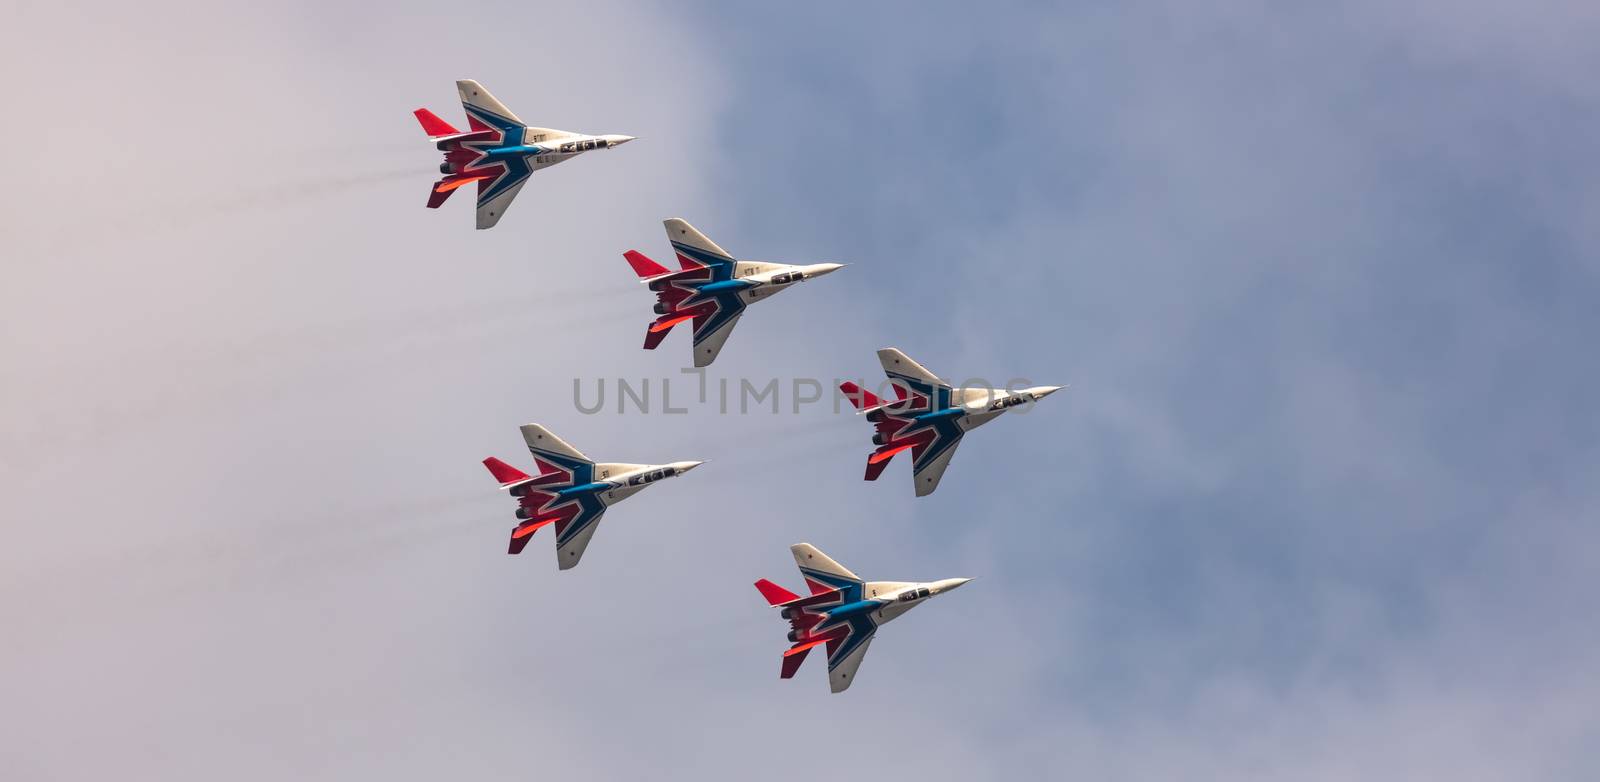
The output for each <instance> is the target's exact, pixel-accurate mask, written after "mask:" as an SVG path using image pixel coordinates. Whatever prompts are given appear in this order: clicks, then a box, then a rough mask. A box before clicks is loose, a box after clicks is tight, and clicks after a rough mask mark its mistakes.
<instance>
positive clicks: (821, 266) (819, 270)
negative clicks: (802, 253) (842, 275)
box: [810, 263, 844, 277]
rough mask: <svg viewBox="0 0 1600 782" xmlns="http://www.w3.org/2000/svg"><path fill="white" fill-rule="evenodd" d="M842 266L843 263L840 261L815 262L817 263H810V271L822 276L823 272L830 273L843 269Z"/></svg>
mask: <svg viewBox="0 0 1600 782" xmlns="http://www.w3.org/2000/svg"><path fill="white" fill-rule="evenodd" d="M843 268H844V264H842V263H817V264H812V266H811V269H810V272H811V273H812V274H814V275H816V276H818V277H820V276H822V275H824V274H832V273H834V272H836V271H839V270H840V269H843Z"/></svg>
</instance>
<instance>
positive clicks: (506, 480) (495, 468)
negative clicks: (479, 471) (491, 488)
mask: <svg viewBox="0 0 1600 782" xmlns="http://www.w3.org/2000/svg"><path fill="white" fill-rule="evenodd" d="M483 466H485V467H488V468H489V472H490V473H491V474H492V475H494V479H495V480H497V481H499V482H500V485H501V486H510V485H511V484H513V483H521V482H522V481H526V480H529V479H531V478H532V477H533V476H531V475H529V474H527V473H525V472H523V471H521V470H519V469H517V468H515V467H512V466H511V465H509V464H506V463H505V462H502V461H500V460H499V459H496V458H494V457H493V456H491V457H489V458H487V459H484V460H483Z"/></svg>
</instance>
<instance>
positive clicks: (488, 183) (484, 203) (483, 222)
mask: <svg viewBox="0 0 1600 782" xmlns="http://www.w3.org/2000/svg"><path fill="white" fill-rule="evenodd" d="M531 171H532V169H530V168H529V167H527V166H524V167H523V170H522V172H521V174H520V176H519V175H517V174H513V173H512V172H510V171H508V172H506V173H505V174H503V175H502V176H501V177H498V178H491V179H480V180H478V229H479V230H483V229H485V228H493V227H494V225H495V223H498V222H500V218H502V217H505V214H506V209H508V208H510V206H511V201H512V200H513V199H515V198H516V197H517V193H520V192H522V186H523V185H525V184H527V183H528V174H529V173H531ZM513 176H515V177H516V179H515V181H513V182H511V183H510V184H502V180H503V179H504V178H505V177H513Z"/></svg>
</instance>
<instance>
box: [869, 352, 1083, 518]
mask: <svg viewBox="0 0 1600 782" xmlns="http://www.w3.org/2000/svg"><path fill="white" fill-rule="evenodd" d="M878 361H879V362H880V363H882V364H883V371H884V374H886V375H888V376H889V382H890V384H891V386H892V387H893V388H894V390H895V395H896V397H898V398H897V399H896V400H895V401H893V402H885V401H883V400H882V399H879V398H878V397H877V396H875V395H873V393H872V392H871V391H868V390H866V389H864V388H861V387H860V386H858V385H856V384H855V383H851V382H844V383H840V384H839V390H841V391H843V392H844V395H845V397H847V398H848V399H849V400H850V401H851V403H852V404H854V405H855V406H856V408H857V410H859V411H860V412H861V413H862V414H864V415H866V417H867V420H868V421H870V422H872V424H873V425H875V426H876V427H877V430H878V431H877V433H876V434H874V435H872V444H873V445H876V446H878V449H877V450H876V451H873V452H872V454H871V455H870V456H868V457H867V474H866V479H867V480H869V481H875V480H877V479H878V476H879V475H881V474H882V473H883V470H884V468H886V467H888V466H889V460H890V459H893V458H894V455H895V454H897V453H900V452H901V451H904V450H906V449H907V448H910V449H911V477H912V481H913V482H915V484H916V488H917V496H918V497H926V496H928V495H929V494H932V493H933V490H934V489H937V488H939V479H940V478H942V477H944V468H945V467H948V466H949V465H950V457H952V456H954V455H955V452H956V446H957V445H958V444H960V442H961V437H962V436H963V435H965V434H966V433H967V432H968V431H971V430H973V429H976V428H978V427H980V426H983V425H984V424H986V423H989V422H990V421H992V420H994V419H995V418H996V417H997V416H999V415H1000V414H1001V413H1004V412H1006V411H1007V410H1012V409H1014V408H1016V407H1018V406H1019V405H1030V404H1032V403H1034V402H1037V401H1039V400H1040V399H1043V398H1045V397H1047V396H1049V395H1051V394H1053V393H1055V392H1057V391H1059V390H1061V386H1034V387H1033V388H1023V389H1018V390H1015V391H1012V390H1005V391H1001V390H996V389H989V388H951V387H950V385H949V384H948V383H945V382H944V381H943V380H940V379H939V378H938V377H937V376H935V375H934V374H933V373H932V372H929V371H928V370H927V369H924V368H923V366H922V365H921V364H918V363H917V362H915V361H912V360H911V358H910V357H908V356H907V355H906V354H904V353H901V352H900V351H898V350H895V349H894V348H884V349H882V350H880V351H878Z"/></svg>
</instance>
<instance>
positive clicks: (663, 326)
mask: <svg viewBox="0 0 1600 782" xmlns="http://www.w3.org/2000/svg"><path fill="white" fill-rule="evenodd" d="M692 317H694V315H692V314H691V315H679V316H678V317H676V318H673V319H671V320H663V321H658V322H656V323H652V324H650V330H651V331H657V332H659V331H666V330H667V329H670V328H672V327H673V326H676V325H678V324H679V323H682V322H684V321H686V320H688V319H690V318H692Z"/></svg>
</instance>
